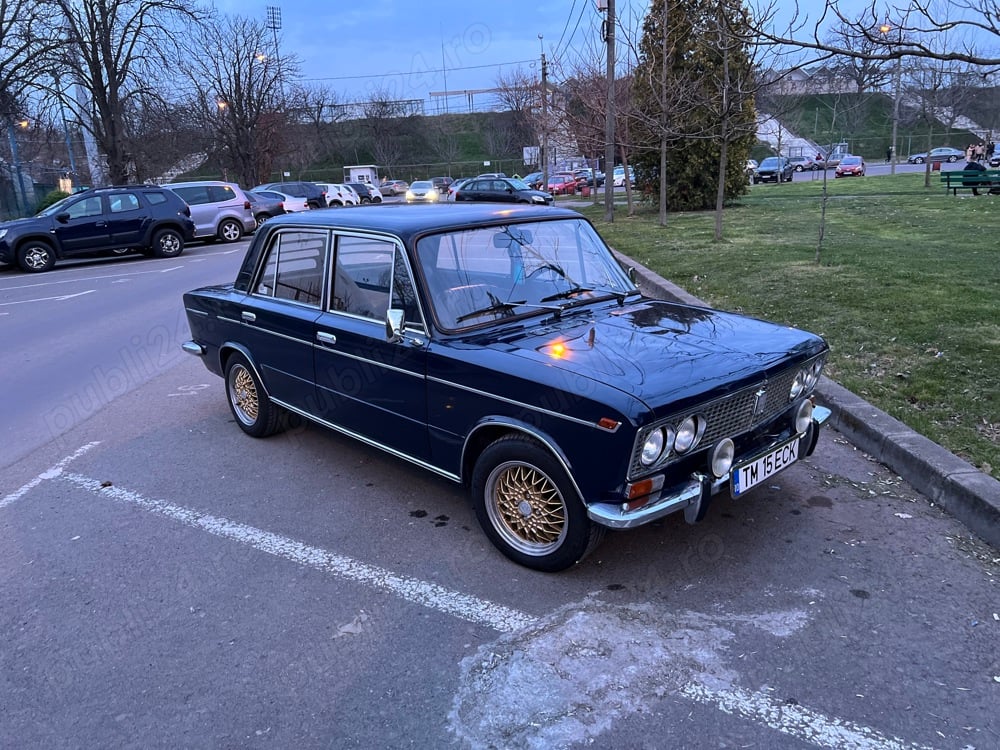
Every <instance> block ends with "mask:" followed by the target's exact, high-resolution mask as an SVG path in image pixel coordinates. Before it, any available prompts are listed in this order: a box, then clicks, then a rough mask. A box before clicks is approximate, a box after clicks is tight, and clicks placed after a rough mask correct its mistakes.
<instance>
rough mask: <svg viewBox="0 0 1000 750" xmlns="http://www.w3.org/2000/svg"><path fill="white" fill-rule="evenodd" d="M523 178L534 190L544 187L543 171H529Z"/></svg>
mask: <svg viewBox="0 0 1000 750" xmlns="http://www.w3.org/2000/svg"><path fill="white" fill-rule="evenodd" d="M521 179H522V180H523V181H524V184H525V185H527V186H528V187H530V188H531V189H532V190H539V189H541V187H542V179H543V175H542V173H541V172H529V173H528V174H526V175H525V176H524V177H522V178H521Z"/></svg>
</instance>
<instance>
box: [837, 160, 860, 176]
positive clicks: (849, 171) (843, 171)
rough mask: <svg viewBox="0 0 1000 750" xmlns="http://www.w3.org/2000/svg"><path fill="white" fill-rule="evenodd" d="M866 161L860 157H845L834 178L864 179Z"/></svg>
mask: <svg viewBox="0 0 1000 750" xmlns="http://www.w3.org/2000/svg"><path fill="white" fill-rule="evenodd" d="M864 176H865V160H864V159H862V158H861V157H860V156H845V157H844V158H842V159H841V160H840V164H838V165H837V172H836V174H835V175H834V177H864Z"/></svg>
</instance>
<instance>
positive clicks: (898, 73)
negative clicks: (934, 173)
mask: <svg viewBox="0 0 1000 750" xmlns="http://www.w3.org/2000/svg"><path fill="white" fill-rule="evenodd" d="M878 30H879V31H880V32H881V33H882V35H883V36H887V35H888V34H889V32H891V31H892V25H891V24H890V23H889V22H888V21H886V22H885V23H883V24H882V25H881V26H879V29H878ZM896 31H897V33H898V35H899V39H898V42H897V49H898V48H899V45H901V44H902V42H903V27H902V25H899V26H897V27H896ZM902 75H903V58H901V57H897V58H896V68H895V70H894V71H893V73H892V135H891V136H890V139H891V140H890V148H891V149H892V153H891V154H890V158H889V174H893V175H894V174H896V162H897V160H898V158H899V151H898V150H897V143H896V138H897V134H898V132H899V96H900V88H901V87H902Z"/></svg>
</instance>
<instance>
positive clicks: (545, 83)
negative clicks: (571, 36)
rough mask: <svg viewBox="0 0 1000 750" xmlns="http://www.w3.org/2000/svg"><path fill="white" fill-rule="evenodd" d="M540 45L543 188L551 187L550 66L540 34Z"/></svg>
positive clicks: (540, 157)
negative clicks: (549, 140) (549, 137)
mask: <svg viewBox="0 0 1000 750" xmlns="http://www.w3.org/2000/svg"><path fill="white" fill-rule="evenodd" d="M538 46H539V47H541V48H542V91H541V94H542V127H541V131H542V140H541V147H540V148H539V149H538V158H539V160H540V161H541V162H542V190H548V189H549V148H548V142H547V141H548V129H549V107H548V100H549V91H548V89H549V68H548V64H547V63H546V62H545V47H544V46H542V35H541V34H539V35H538Z"/></svg>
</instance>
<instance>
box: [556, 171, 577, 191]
mask: <svg viewBox="0 0 1000 750" xmlns="http://www.w3.org/2000/svg"><path fill="white" fill-rule="evenodd" d="M576 190H577V182H576V176H575V175H574V174H573V173H572V172H557V173H556V174H554V175H552V176H551V177H549V192H550V193H552V195H573V194H574V193H575V192H576Z"/></svg>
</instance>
